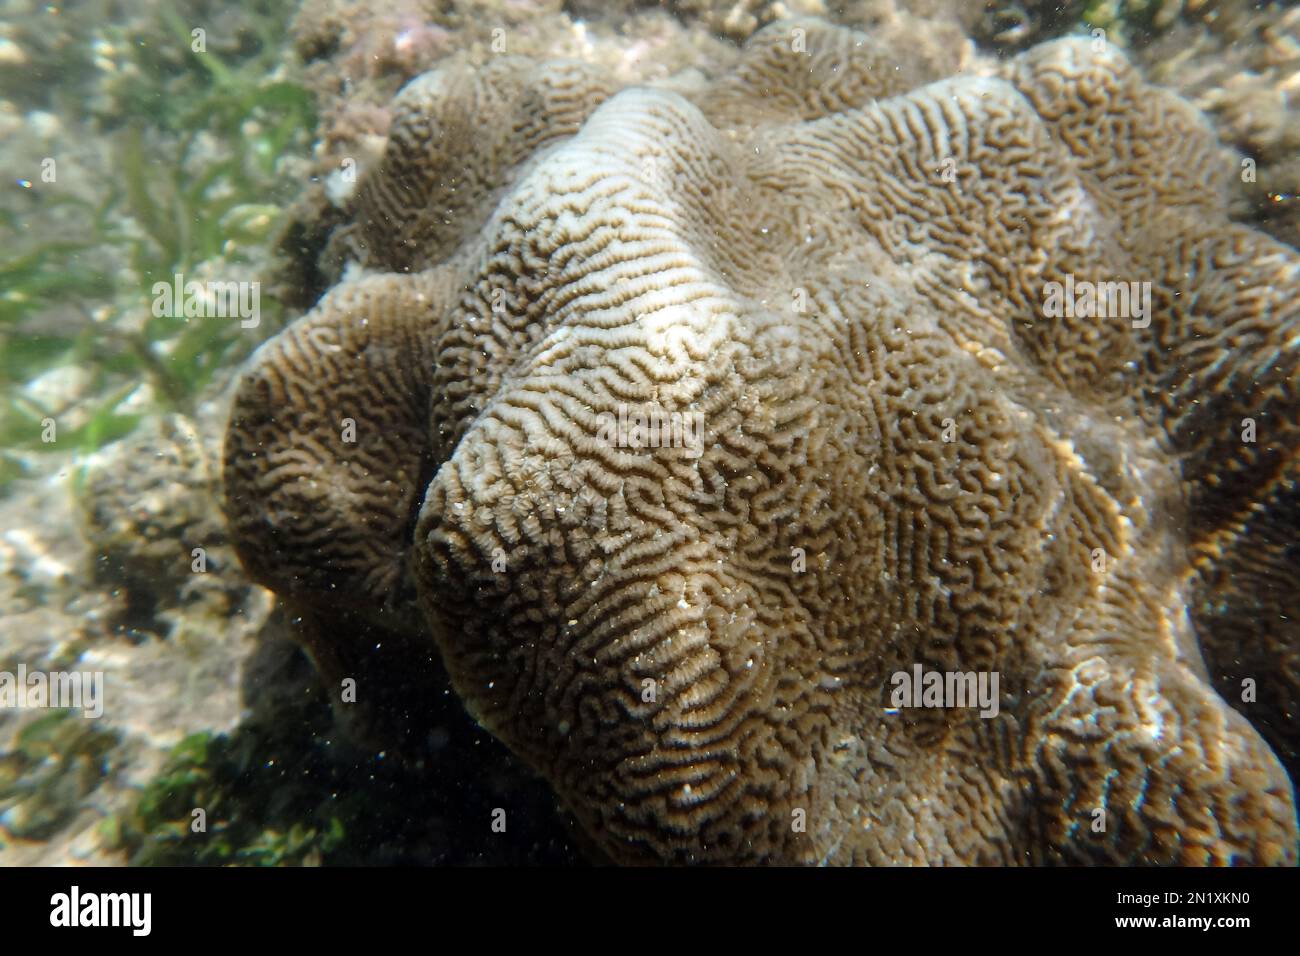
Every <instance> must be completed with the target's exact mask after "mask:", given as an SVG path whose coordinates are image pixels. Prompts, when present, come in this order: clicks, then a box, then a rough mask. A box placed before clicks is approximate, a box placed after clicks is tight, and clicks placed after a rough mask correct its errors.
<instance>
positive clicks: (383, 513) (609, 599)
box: [226, 21, 1300, 863]
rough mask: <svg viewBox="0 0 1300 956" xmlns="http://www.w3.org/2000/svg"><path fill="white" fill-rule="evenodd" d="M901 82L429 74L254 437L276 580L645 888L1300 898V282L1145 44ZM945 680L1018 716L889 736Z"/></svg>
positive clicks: (764, 57) (810, 27)
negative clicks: (991, 691) (1190, 874)
mask: <svg viewBox="0 0 1300 956" xmlns="http://www.w3.org/2000/svg"><path fill="white" fill-rule="evenodd" d="M907 53H908V51H907V49H906V48H905V46H904V47H899V46H895V45H891V46H890V47H889V48H888V49H886V48H882V47H881V46H880V45H879V44H877V43H875V42H873V40H872V39H871V38H870V37H869V36H865V35H862V34H857V33H851V32H848V31H844V30H841V29H838V28H833V27H829V26H826V25H824V24H821V23H819V22H816V21H795V22H785V23H780V24H776V25H774V26H772V27H769V28H767V29H765V30H764V31H762V32H761V33H759V34H758V35H756V36H755V37H754V38H753V39H752V40H751V41H750V43H749V44H748V45H747V47H746V50H745V54H744V57H743V60H742V63H741V65H740V66H739V67H738V68H737V71H736V73H735V74H734V75H733V76H732V77H731V78H730V79H724V80H721V81H719V82H717V83H714V84H710V85H707V86H701V85H699V84H692V83H690V82H688V81H674V82H669V83H665V84H662V85H661V87H659V88H650V87H642V88H633V89H627V90H624V91H622V92H619V93H616V94H614V95H612V96H609V95H608V94H609V91H608V90H606V89H605V88H604V86H603V85H602V83H601V78H600V77H599V76H595V75H592V73H591V71H589V70H586V69H584V68H583V67H581V66H579V65H565V64H536V65H531V66H530V65H528V64H524V63H518V62H511V63H510V64H509V66H508V68H503V69H501V70H497V71H492V70H487V71H471V70H469V69H467V68H458V67H456V66H454V65H453V66H450V67H447V68H446V69H445V70H444V71H443V72H442V73H441V74H439V75H438V76H436V77H433V78H425V79H421V80H418V81H416V84H415V85H414V86H412V87H411V88H409V89H408V91H407V92H406V93H405V94H403V101H402V102H401V103H399V104H398V106H397V107H396V109H395V116H396V122H395V128H394V131H393V134H392V139H391V143H390V147H389V150H388V153H387V155H386V157H385V159H384V162H383V163H382V165H381V167H380V168H379V170H378V171H377V172H376V174H375V175H374V176H373V177H372V178H371V179H369V180H368V182H367V183H366V184H365V185H364V187H363V188H362V190H361V191H360V193H359V197H358V201H357V204H356V207H355V209H354V210H353V217H352V218H353V223H354V224H353V226H352V227H350V228H349V229H348V230H347V231H346V232H343V233H340V234H339V239H340V242H343V243H345V244H346V245H347V246H348V247H350V248H351V249H352V250H353V251H354V254H355V255H356V256H357V257H358V258H360V259H361V260H362V261H363V262H364V263H365V265H367V266H368V267H369V268H370V270H371V272H370V273H369V274H367V275H364V276H361V277H358V278H353V279H351V280H349V281H345V282H343V283H341V284H340V285H339V286H337V287H336V288H335V289H334V290H333V291H332V292H331V293H330V294H329V295H328V296H327V297H326V298H325V300H323V301H322V303H321V304H320V305H319V306H318V307H317V308H316V309H315V310H314V311H313V312H312V313H311V314H310V315H308V316H307V317H305V318H304V319H302V320H301V321H299V322H298V323H297V324H295V325H294V326H293V327H292V328H290V329H289V330H288V331H287V332H285V333H283V334H282V335H281V336H280V337H278V338H277V339H275V340H273V341H272V342H270V343H268V344H267V345H266V346H264V348H263V349H262V351H261V352H260V353H259V355H258V356H257V358H256V360H255V362H254V363H253V365H252V367H251V369H250V370H249V372H248V373H247V376H246V378H245V380H244V383H243V385H242V388H241V390H240V393H239V395H238V398H237V400H236V403H235V406H234V410H233V413H232V420H231V427H230V431H229V435H228V443H227V452H226V486H227V496H228V504H227V509H228V513H229V516H230V520H231V524H232V528H233V531H234V536H235V538H236V540H237V542H238V543H239V548H240V551H241V554H242V556H243V559H244V561H245V562H246V564H247V565H248V566H249V568H250V570H251V571H252V572H253V573H254V574H255V575H256V576H257V577H259V578H260V579H261V580H263V581H265V582H266V583H267V584H269V585H270V586H272V587H274V588H275V589H276V590H277V591H279V592H280V593H281V594H282V595H284V596H285V597H286V598H287V599H288V600H290V601H291V602H293V603H294V605H295V606H296V607H298V608H300V609H305V610H308V611H310V612H312V614H313V615H314V617H315V619H316V621H317V622H318V623H317V627H316V629H315V630H314V632H313V635H312V637H311V642H312V647H313V650H314V651H315V653H316V654H317V657H318V659H319V660H320V661H321V663H322V667H323V668H324V669H325V670H326V671H327V672H328V673H330V674H331V676H333V677H338V676H339V675H341V674H349V673H356V672H357V671H358V670H360V669H364V668H365V667H367V666H368V663H373V662H374V661H375V660H377V659H378V660H381V661H383V662H385V666H387V667H389V668H390V669H391V668H393V667H394V666H395V662H397V664H396V666H398V668H399V669H400V661H401V660H403V659H405V657H406V656H409V657H410V658H412V659H422V658H424V659H427V657H428V655H429V654H430V653H431V648H432V646H433V644H434V643H436V646H437V648H438V649H439V651H440V652H441V655H442V657H443V660H444V661H445V663H446V666H447V668H448V670H449V671H450V673H451V675H452V679H453V681H454V684H455V686H456V688H457V690H458V692H459V693H460V695H461V696H462V698H463V700H464V701H465V703H466V705H467V706H468V707H469V708H470V710H471V712H473V713H474V714H475V715H476V716H477V717H478V718H479V719H480V720H481V721H482V723H483V724H484V726H486V727H487V728H489V729H490V730H491V731H492V732H493V733H495V734H496V735H498V736H499V737H500V738H501V739H502V740H504V741H505V742H506V743H507V744H508V745H509V746H510V747H511V748H513V749H514V750H515V751H516V752H518V753H519V754H521V755H522V756H523V757H525V758H526V759H527V760H528V761H529V762H531V763H532V764H533V765H534V766H536V767H537V768H539V769H540V770H541V771H542V772H543V773H544V774H545V775H546V776H547V777H548V778H549V779H550V781H551V782H552V784H553V785H554V787H555V788H556V791H557V792H558V793H559V794H560V795H561V796H562V797H563V798H564V799H565V800H566V802H567V803H568V804H569V805H570V806H571V807H572V808H573V810H574V812H575V814H576V815H577V817H578V818H579V820H580V821H581V822H582V824H583V826H584V828H585V829H586V830H587V832H588V833H589V834H590V835H591V836H592V837H593V838H594V839H595V841H596V842H597V843H598V844H599V846H600V847H601V848H602V849H603V850H604V852H605V853H607V854H608V855H609V856H610V857H611V858H613V859H616V860H622V861H647V860H666V861H719V860H725V861H732V862H743V861H760V860H761V861H769V862H810V863H811V862H822V863H827V862H829V863H849V862H857V863H903V862H928V863H958V862H960V863H1021V862H1085V861H1094V862H1095V861H1107V862H1109V861H1115V862H1123V861H1130V862H1136V861H1141V862H1185V863H1212V862H1213V863H1224V862H1234V861H1251V862H1291V861H1294V860H1295V858H1296V814H1295V805H1294V796H1293V791H1292V786H1291V782H1290V780H1289V779H1288V776H1287V773H1286V772H1285V770H1284V769H1283V766H1282V765H1281V763H1280V762H1279V760H1278V758H1277V757H1276V756H1275V754H1274V752H1273V751H1272V750H1271V749H1270V746H1269V744H1267V743H1266V742H1265V739H1264V738H1263V737H1261V735H1260V734H1261V732H1262V733H1263V734H1265V735H1266V736H1267V738H1268V740H1269V741H1270V742H1271V743H1272V744H1273V745H1274V746H1277V747H1279V748H1281V749H1282V750H1283V752H1284V753H1288V752H1289V753H1294V750H1293V749H1292V750H1290V751H1288V750H1287V748H1288V747H1291V746H1292V744H1291V742H1293V741H1294V740H1295V738H1296V728H1295V726H1294V721H1293V719H1292V718H1291V716H1290V715H1291V714H1293V713H1294V707H1295V705H1296V700H1297V687H1298V686H1300V685H1298V683H1297V681H1296V679H1295V678H1296V668H1295V659H1296V650H1295V648H1296V634H1295V631H1294V626H1293V625H1292V624H1291V623H1289V622H1292V621H1294V620H1296V612H1297V610H1300V609H1297V608H1296V607H1295V605H1296V594H1297V589H1296V587H1295V583H1296V582H1295V570H1294V556H1293V554H1291V553H1290V552H1289V551H1288V550H1287V549H1288V548H1290V547H1292V544H1291V542H1293V541H1294V540H1295V535H1294V531H1295V524H1296V522H1295V515H1296V502H1295V493H1294V490H1293V488H1294V478H1295V476H1296V474H1295V473H1296V465H1295V451H1294V449H1295V447H1296V438H1297V435H1296V432H1297V430H1298V426H1297V414H1296V412H1297V405H1296V395H1295V379H1294V374H1293V372H1294V356H1295V344H1296V343H1295V336H1296V332H1297V328H1298V327H1300V311H1298V308H1297V304H1296V303H1297V301H1300V299H1298V297H1297V295H1296V291H1297V287H1298V284H1300V283H1298V278H1300V277H1298V275H1297V273H1298V271H1300V266H1298V265H1297V261H1298V260H1297V257H1296V254H1295V252H1294V251H1293V250H1291V249H1289V248H1287V247H1285V246H1282V245H1280V244H1279V243H1277V242H1275V241H1273V240H1270V239H1268V238H1267V237H1264V236H1262V235H1260V234H1258V233H1256V232H1253V231H1252V230H1250V229H1248V228H1245V227H1241V226H1236V225H1233V224H1232V223H1230V222H1229V221H1228V220H1227V218H1226V215H1225V214H1224V212H1223V209H1224V203H1223V198H1222V192H1221V189H1220V183H1221V182H1222V180H1223V178H1224V177H1225V176H1228V175H1231V174H1232V173H1233V172H1234V171H1235V169H1236V166H1235V163H1234V161H1233V160H1232V159H1231V157H1228V156H1226V155H1224V154H1222V153H1221V151H1220V150H1219V148H1218V146H1217V144H1216V143H1215V141H1214V139H1213V136H1212V135H1211V134H1210V133H1209V131H1208V128H1207V127H1206V125H1205V123H1204V121H1203V119H1202V118H1201V116H1200V115H1199V114H1198V113H1197V112H1196V111H1195V110H1194V109H1192V108H1191V107H1190V106H1188V105H1187V104H1186V103H1184V102H1183V101H1181V100H1179V99H1177V98H1176V97H1174V96H1172V95H1171V94H1168V93H1165V92H1163V91H1161V90H1159V89H1156V88H1152V87H1149V86H1147V85H1146V84H1145V83H1144V82H1143V81H1142V80H1141V78H1140V77H1139V76H1138V75H1136V73H1135V71H1134V70H1133V69H1132V67H1131V66H1130V65H1129V64H1128V63H1127V61H1126V60H1125V59H1124V58H1123V56H1122V55H1121V54H1119V53H1118V52H1117V51H1115V50H1114V49H1113V48H1110V47H1106V46H1104V45H1094V44H1092V43H1091V42H1090V41H1079V40H1062V41H1056V42H1054V43H1051V44H1048V45H1044V46H1041V47H1037V48H1034V49H1033V50H1030V51H1028V52H1027V53H1025V54H1023V55H1022V56H1020V57H1019V58H1017V59H1016V60H1014V61H1011V62H1010V63H1009V64H1008V65H1007V66H1006V67H1005V69H1004V70H1003V71H1002V72H1001V73H1000V74H999V75H996V76H969V75H968V76H963V77H959V78H955V79H949V80H944V81H941V82H934V80H935V79H936V78H935V77H934V76H932V75H929V74H928V73H927V72H926V70H924V69H919V70H918V71H917V72H916V73H915V74H912V73H909V71H907V70H905V69H900V68H898V66H899V63H900V62H907V61H908V56H907ZM529 71H532V74H531V75H532V76H533V77H534V79H531V80H527V81H526V82H525V81H521V80H520V78H521V77H526V76H528V75H529ZM607 97H608V98H607ZM601 101H603V103H602V102H601ZM597 104H600V105H597ZM465 116H469V117H479V116H481V117H482V122H481V123H480V124H479V126H480V128H482V129H483V130H484V135H483V136H482V137H480V136H478V135H474V130H473V129H471V128H469V127H467V126H466V125H465V124H464V121H463V120H458V119H457V117H465ZM1076 279H1078V280H1082V281H1095V282H1126V283H1127V282H1135V283H1142V282H1149V283H1150V286H1149V289H1150V295H1151V309H1150V311H1149V312H1148V313H1146V314H1145V321H1146V322H1147V323H1149V324H1144V322H1143V321H1142V319H1143V316H1141V315H1137V316H1130V315H1127V314H1125V315H1110V316H1105V315H1103V316H1102V317H1092V318H1085V317H1074V316H1075V312H1076V310H1073V309H1071V310H1067V311H1066V312H1064V313H1061V314H1060V315H1057V313H1056V312H1054V311H1053V310H1052V309H1050V308H1045V304H1044V303H1045V295H1046V290H1047V289H1048V288H1049V286H1048V284H1049V283H1053V282H1060V283H1062V284H1066V283H1069V284H1073V283H1074V282H1075V280H1076ZM1137 288H1138V287H1137V286H1135V287H1134V289H1135V294H1136V289H1137ZM1114 301H1115V300H1113V299H1112V300H1111V304H1112V305H1113V304H1114ZM1130 305H1131V306H1132V308H1133V309H1134V310H1136V311H1138V312H1139V313H1140V312H1141V309H1140V305H1139V300H1137V299H1134V300H1133V302H1132V303H1130ZM638 414H640V415H644V416H647V417H651V416H662V417H663V421H665V422H667V421H674V422H676V423H677V424H676V425H675V426H674V428H676V429H677V430H672V431H669V432H668V433H667V438H665V435H664V434H659V435H658V436H657V437H658V438H659V439H660V440H658V441H653V442H650V444H651V445H652V446H653V447H645V444H646V443H645V442H643V441H639V440H638V439H641V438H645V437H646V435H645V434H644V433H634V434H633V435H631V436H629V435H628V434H627V433H626V432H623V431H618V430H614V431H611V428H610V423H611V422H614V421H620V420H622V421H626V420H628V416H629V415H630V416H632V419H631V420H633V421H635V420H636V419H635V416H636V415H638ZM620 415H622V416H623V418H622V419H620V418H619V416H620ZM673 415H676V416H677V418H676V419H672V418H671V416H673ZM1243 419H1251V420H1253V421H1254V422H1255V423H1256V427H1257V435H1253V436H1252V437H1254V438H1255V440H1254V441H1253V442H1246V441H1243V439H1242V428H1243ZM695 422H698V423H699V424H700V425H701V426H702V432H701V433H700V434H699V435H698V436H697V438H698V440H695V439H692V438H691V435H692V434H694V433H693V432H691V430H690V427H689V426H690V425H691V424H692V423H695ZM677 426H681V427H680V428H678V427H677ZM349 429H350V430H349ZM349 439H352V440H349ZM1225 572H1226V574H1225ZM1228 575H1230V576H1228ZM1252 595H1256V596H1257V597H1258V601H1259V603H1255V602H1253V601H1252V599H1251V596H1252ZM417 603H418V605H419V608H420V610H421V611H422V620H421V616H420V615H418V614H417V612H416V605H417ZM1261 607H1262V608H1265V609H1267V611H1268V612H1269V616H1268V617H1260V616H1258V614H1257V611H1258V609H1259V608H1261ZM1273 614H1279V615H1280V616H1281V617H1282V622H1281V623H1278V621H1276V620H1274V619H1273V618H1272V615H1273ZM344 625H346V626H344ZM377 633H382V634H385V635H397V636H398V637H397V638H395V639H394V640H393V641H388V640H385V641H380V642H378V643H379V644H380V645H381V646H379V647H375V644H376V643H377V642H376V640H375V634H377ZM358 635H359V636H358ZM1239 651H1240V653H1239ZM1236 661H1242V662H1245V663H1246V665H1247V670H1248V671H1249V672H1248V673H1247V672H1244V671H1243V672H1241V673H1238V671H1237V670H1234V667H1236V666H1237V665H1236V664H1234V663H1233V662H1236ZM918 664H920V665H921V666H922V667H923V668H925V669H926V670H938V671H944V672H974V673H983V674H986V675H987V674H990V673H992V672H996V673H997V674H998V675H999V678H1000V691H1001V693H1000V699H999V705H1000V706H999V713H998V714H997V715H996V716H994V717H991V718H987V719H986V718H984V717H981V716H979V714H978V712H977V711H975V710H973V709H962V708H954V707H948V708H941V709H903V710H897V709H895V708H893V707H891V706H890V703H891V701H890V687H891V681H892V675H894V674H896V673H898V672H908V671H911V669H912V668H913V667H914V666H915V665H918ZM1239 678H1242V679H1244V678H1253V679H1254V680H1255V681H1256V683H1257V684H1258V685H1259V687H1258V696H1257V697H1254V698H1251V699H1250V700H1244V699H1243V700H1241V702H1240V703H1239V705H1238V706H1240V708H1241V709H1242V710H1243V712H1244V713H1245V714H1246V717H1249V718H1251V720H1253V721H1255V724H1256V726H1257V727H1258V728H1259V731H1257V730H1256V729H1255V727H1252V725H1251V723H1250V722H1248V721H1247V719H1246V717H1243V716H1242V714H1239V713H1238V712H1237V711H1235V710H1234V709H1232V707H1230V706H1228V704H1227V703H1225V700H1224V698H1223V697H1220V696H1219V694H1218V693H1216V692H1215V690H1214V689H1212V685H1213V686H1217V687H1219V688H1220V690H1221V691H1222V692H1223V693H1224V694H1225V695H1229V699H1231V700H1233V701H1238V700H1239V699H1240V698H1241V697H1242V695H1241V691H1240V687H1239V685H1240V680H1239ZM1247 696H1249V695H1247Z"/></svg>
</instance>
